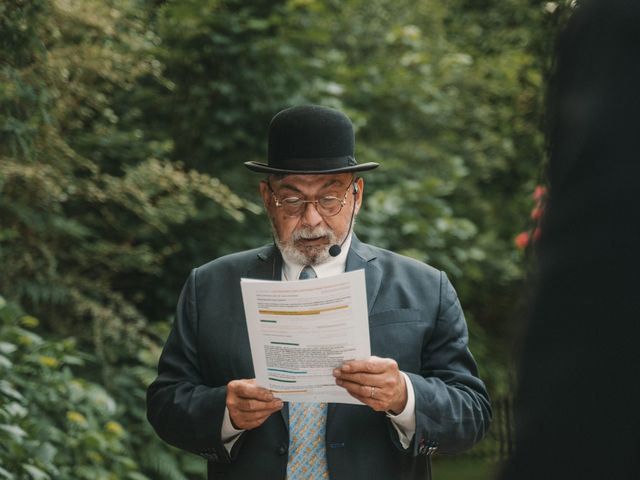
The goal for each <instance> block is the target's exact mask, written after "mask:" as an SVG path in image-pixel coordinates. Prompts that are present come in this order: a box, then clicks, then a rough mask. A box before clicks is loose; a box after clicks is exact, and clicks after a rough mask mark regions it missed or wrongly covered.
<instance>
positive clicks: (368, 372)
mask: <svg viewBox="0 0 640 480" xmlns="http://www.w3.org/2000/svg"><path fill="white" fill-rule="evenodd" d="M333 376H334V377H336V384H338V385H340V386H341V387H344V388H345V389H346V390H347V391H348V392H349V393H350V394H351V396H353V397H355V398H357V399H358V400H360V401H361V402H362V403H365V404H367V405H369V406H370V407H371V408H373V409H374V410H376V411H378V412H391V413H393V414H395V415H397V414H398V413H400V412H402V411H403V410H404V407H405V406H406V405H407V386H406V385H405V381H404V376H402V374H401V373H400V370H399V369H398V363H397V362H396V361H395V360H393V359H391V358H379V357H369V358H368V359H366V360H352V361H349V362H345V363H343V364H342V366H341V367H340V368H336V369H334V371H333Z"/></svg>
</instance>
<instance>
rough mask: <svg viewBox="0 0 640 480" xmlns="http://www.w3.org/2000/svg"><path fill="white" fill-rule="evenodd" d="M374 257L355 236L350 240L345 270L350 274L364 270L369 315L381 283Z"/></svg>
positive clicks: (369, 249)
mask: <svg viewBox="0 0 640 480" xmlns="http://www.w3.org/2000/svg"><path fill="white" fill-rule="evenodd" d="M375 259H376V255H375V253H374V252H373V250H372V249H371V247H369V246H368V245H366V244H364V243H362V242H361V241H360V240H358V238H357V237H356V236H355V234H354V235H353V237H352V240H351V248H350V249H349V254H348V255H347V266H346V268H345V270H346V271H347V272H352V271H354V270H359V269H364V273H365V283H366V286H367V308H368V311H369V313H371V309H372V308H373V304H374V303H375V301H376V297H377V296H378V290H379V289H380V283H381V282H382V270H381V269H380V267H378V264H377V262H376V261H375Z"/></svg>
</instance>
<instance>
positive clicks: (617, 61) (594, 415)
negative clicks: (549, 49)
mask: <svg viewBox="0 0 640 480" xmlns="http://www.w3.org/2000/svg"><path fill="white" fill-rule="evenodd" d="M639 88H640V2H637V1H635V0H609V1H606V2H604V1H590V2H588V1H587V2H579V3H578V5H577V7H576V8H575V10H574V12H573V13H572V17H571V18H570V20H569V22H568V24H567V26H566V28H565V29H564V31H563V32H562V33H561V35H560V37H559V41H558V45H557V55H556V59H555V71H554V74H553V77H552V81H551V84H550V89H549V95H548V106H547V111H548V117H549V125H550V130H549V136H548V141H549V149H550V150H549V153H550V156H549V158H550V163H549V172H548V173H549V183H550V197H549V200H548V204H547V208H546V212H545V216H544V218H543V223H542V235H541V238H540V242H539V245H538V246H537V249H536V254H537V255H536V257H535V258H536V261H537V266H536V268H537V272H536V288H535V293H534V297H533V299H532V304H531V308H530V314H529V319H528V325H527V327H526V331H525V336H524V339H523V348H522V352H521V362H520V368H519V370H520V371H519V385H518V391H517V403H516V419H517V422H516V423H517V428H516V446H515V455H514V457H513V458H512V459H511V461H509V462H508V464H507V466H506V469H505V470H504V471H503V472H502V475H501V478H502V479H509V480H511V479H513V480H528V479H536V480H538V479H541V478H544V479H563V480H566V479H574V478H575V479H581V480H585V479H596V478H597V479H631V478H638V476H639V475H640V473H639V472H640V462H639V460H638V458H640V456H639V455H638V451H637V450H638V446H639V445H640V442H639V441H638V439H639V438H640V411H639V406H640V395H639V387H638V380H639V379H640V368H639V354H638V346H637V345H638V339H639V337H640V328H639V325H640V293H639V292H638V287H639V283H638V280H637V277H638V272H639V271H640V254H639V248H640V198H639V197H638V195H639V193H640V158H639V154H640V93H639V91H638V89H639Z"/></svg>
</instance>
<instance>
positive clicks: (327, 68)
mask: <svg viewBox="0 0 640 480" xmlns="http://www.w3.org/2000/svg"><path fill="white" fill-rule="evenodd" d="M574 3H575V2H569V1H564V0H563V1H558V2H541V1H533V0H529V1H527V0H450V1H447V2H436V1H427V0H420V1H416V0H394V1H389V0H342V1H336V0H324V1H319V0H318V1H316V0H288V1H284V0H282V1H277V0H270V1H261V0H253V1H249V0H167V1H162V0H30V1H29V0H2V1H1V2H0V479H28V478H30V479H34V480H44V479H63V480H64V479H91V480H103V479H105V480H107V479H117V480H119V479H130V480H143V479H152V480H155V479H159V480H184V479H202V478H204V477H205V469H206V465H205V462H204V460H202V459H200V458H199V457H196V456H193V455H190V454H185V453H181V452H179V451H177V450H175V449H173V448H171V447H168V446H166V445H165V444H163V443H162V442H161V441H160V440H159V439H157V438H156V436H155V434H154V433H153V432H152V430H151V427H150V426H149V425H148V424H147V422H146V418H145V402H144V397H145V390H146V386H147V385H148V384H149V383H150V382H151V380H152V379H153V378H154V376H155V371H156V370H155V369H156V365H157V360H158V356H159V353H160V349H161V348H162V345H163V342H164V340H165V339H166V337H167V335H168V332H169V329H170V325H171V322H172V318H173V311H174V308H175V304H176V301H177V297H178V294H179V292H180V289H181V286H182V284H183V282H184V280H185V279H186V277H187V275H188V273H189V271H190V270H191V268H193V267H195V266H197V265H200V264H202V263H205V262H206V261H208V260H210V259H212V258H215V257H217V256H220V255H223V254H226V253H229V252H232V251H238V250H242V249H245V248H253V247H256V246H259V245H262V244H265V243H268V242H270V238H271V237H270V230H269V225H268V222H267V219H266V218H265V216H264V215H263V213H262V207H261V205H260V199H259V196H258V191H257V182H258V179H259V177H257V176H256V175H254V174H251V173H249V172H248V171H247V170H246V169H245V168H244V166H243V165H242V162H244V161H247V160H263V159H264V158H265V155H266V129H267V125H268V123H269V120H270V119H271V117H272V115H273V114H274V113H275V112H277V111H279V110H280V109H282V108H285V107H287V106H290V105H294V104H300V103H319V104H323V105H326V106H332V107H336V108H339V109H341V110H343V111H345V112H346V113H347V114H348V115H349V116H350V117H351V119H352V120H353V122H354V126H355V128H356V132H357V133H356V139H357V142H356V158H357V159H358V160H359V161H360V162H366V161H376V162H380V163H381V165H382V167H381V168H380V169H378V170H376V171H375V172H374V173H371V174H366V175H365V183H366V185H365V204H364V209H363V210H362V211H361V214H360V215H359V217H358V222H357V225H356V229H355V230H356V233H357V234H358V236H359V237H360V238H361V239H362V240H364V241H367V242H370V243H373V244H375V245H378V246H381V247H385V248H389V249H391V250H395V251H397V252H400V253H403V254H405V255H409V256H411V257H414V258H417V259H419V260H421V261H425V262H428V263H430V264H432V265H434V266H436V267H437V268H440V269H443V270H445V271H446V272H447V273H448V274H449V276H450V277H451V279H452V281H453V284H454V285H455V286H456V288H457V290H458V293H459V296H460V299H461V302H462V305H463V308H464V309H465V313H466V315H467V321H468V323H469V327H470V338H471V339H470V346H471V349H472V351H473V353H474V355H475V356H476V359H477V361H478V363H479V366H480V373H481V376H482V377H483V378H484V380H485V381H486V383H487V385H488V387H489V389H490V392H491V395H492V398H493V401H494V409H495V420H494V424H493V426H492V429H491V432H490V434H489V436H488V437H487V438H486V439H485V440H483V441H482V442H481V443H480V444H478V445H477V446H476V447H475V448H474V449H473V450H471V451H470V452H468V453H466V454H464V455H461V456H457V457H454V458H447V457H444V456H442V457H438V456H436V458H435V460H434V462H435V464H434V472H435V476H436V478H438V479H440V480H447V479H471V480H474V479H489V478H492V475H493V473H494V472H495V471H496V470H497V469H498V468H499V466H500V463H501V462H502V461H503V460H504V459H505V458H507V456H508V455H509V453H510V452H511V449H512V448H513V447H512V434H513V432H512V430H513V420H512V413H511V410H512V407H511V405H512V391H513V386H514V382H515V378H514V368H513V358H514V352H515V351H516V347H517V343H518V335H517V332H518V331H519V329H520V324H521V317H522V315H521V310H520V309H521V307H522V305H523V302H524V300H525V299H526V295H525V292H526V273H527V252H528V251H529V250H530V249H531V244H532V243H533V242H535V239H536V238H537V235H538V234H539V230H538V229H537V228H538V227H537V226H536V225H537V221H538V219H539V218H540V215H541V214H542V209H543V208H544V199H545V188H544V185H543V184H544V182H543V181H542V178H543V172H544V165H545V140H544V130H545V119H544V108H543V106H544V96H545V85H546V81H547V78H548V75H549V72H550V70H551V67H552V52H553V48H554V39H555V36H556V33H557V31H558V29H559V28H560V27H561V26H562V25H563V24H564V22H565V21H566V19H567V17H568V16H569V14H570V12H571V10H572V8H574V5H573V4H574Z"/></svg>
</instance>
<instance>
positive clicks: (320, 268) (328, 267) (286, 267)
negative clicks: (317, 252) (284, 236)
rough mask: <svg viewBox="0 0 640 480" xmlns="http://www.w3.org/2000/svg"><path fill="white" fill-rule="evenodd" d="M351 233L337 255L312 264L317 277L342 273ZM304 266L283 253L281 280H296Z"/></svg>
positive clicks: (345, 263) (349, 245)
mask: <svg viewBox="0 0 640 480" xmlns="http://www.w3.org/2000/svg"><path fill="white" fill-rule="evenodd" d="M352 235H353V234H352V233H350V234H349V236H348V237H347V240H346V241H345V242H344V245H342V248H341V251H340V255H338V256H337V257H329V259H328V260H327V261H326V262H324V263H321V264H320V265H313V269H314V270H315V272H316V275H317V276H318V278H324V277H330V276H332V275H339V274H341V273H344V270H345V268H346V266H347V255H348V253H349V248H351V237H352ZM304 267H305V265H300V264H298V263H294V262H290V261H289V260H287V259H286V258H284V255H283V256H282V280H297V279H298V277H299V276H300V272H301V271H302V269H303V268H304Z"/></svg>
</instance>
